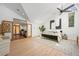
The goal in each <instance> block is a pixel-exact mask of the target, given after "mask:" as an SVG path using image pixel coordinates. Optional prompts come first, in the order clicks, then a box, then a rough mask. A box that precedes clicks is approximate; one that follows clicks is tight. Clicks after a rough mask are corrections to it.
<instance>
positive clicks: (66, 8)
mask: <svg viewBox="0 0 79 59" xmlns="http://www.w3.org/2000/svg"><path fill="white" fill-rule="evenodd" d="M74 5H75V4H72V5H70V6H68V7H67V8H65V9H64V10H63V11H66V10H68V9H70V8H71V7H73V6H74Z"/></svg>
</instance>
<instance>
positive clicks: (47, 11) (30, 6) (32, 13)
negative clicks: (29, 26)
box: [22, 3, 60, 22]
mask: <svg viewBox="0 0 79 59" xmlns="http://www.w3.org/2000/svg"><path fill="white" fill-rule="evenodd" d="M59 5H60V4H59V3H23V4H22V6H23V8H24V10H25V11H26V13H27V15H28V17H29V18H30V20H31V21H32V22H33V21H35V20H39V21H42V20H44V19H48V18H49V17H51V16H52V17H54V16H55V14H56V12H57V11H58V10H57V9H56V8H57V7H58V6H59Z"/></svg>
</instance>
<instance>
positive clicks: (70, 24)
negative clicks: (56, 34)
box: [68, 12, 75, 27]
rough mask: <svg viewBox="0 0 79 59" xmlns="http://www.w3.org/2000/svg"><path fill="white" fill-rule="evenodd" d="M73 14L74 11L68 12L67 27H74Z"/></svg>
mask: <svg viewBox="0 0 79 59" xmlns="http://www.w3.org/2000/svg"><path fill="white" fill-rule="evenodd" d="M74 15H75V12H71V13H69V14H68V16H69V25H68V26H69V27H74Z"/></svg>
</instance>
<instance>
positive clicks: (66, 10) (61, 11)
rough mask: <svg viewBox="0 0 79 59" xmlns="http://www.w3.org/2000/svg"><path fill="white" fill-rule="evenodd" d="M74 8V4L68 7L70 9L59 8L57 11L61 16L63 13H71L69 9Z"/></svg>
mask: <svg viewBox="0 0 79 59" xmlns="http://www.w3.org/2000/svg"><path fill="white" fill-rule="evenodd" d="M74 6H75V4H72V5H70V6H68V7H66V8H65V9H60V8H57V10H59V11H60V14H62V13H63V12H71V11H70V10H68V9H71V8H72V7H74Z"/></svg>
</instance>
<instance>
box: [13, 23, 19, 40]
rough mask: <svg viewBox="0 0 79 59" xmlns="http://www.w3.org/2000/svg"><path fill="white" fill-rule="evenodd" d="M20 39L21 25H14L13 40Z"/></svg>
mask: <svg viewBox="0 0 79 59" xmlns="http://www.w3.org/2000/svg"><path fill="white" fill-rule="evenodd" d="M19 38H20V25H19V24H14V25H13V40H15V39H19Z"/></svg>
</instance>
